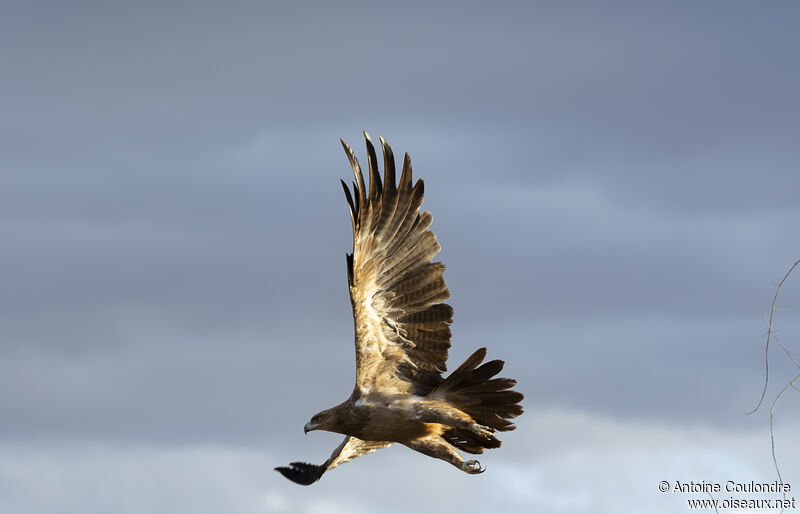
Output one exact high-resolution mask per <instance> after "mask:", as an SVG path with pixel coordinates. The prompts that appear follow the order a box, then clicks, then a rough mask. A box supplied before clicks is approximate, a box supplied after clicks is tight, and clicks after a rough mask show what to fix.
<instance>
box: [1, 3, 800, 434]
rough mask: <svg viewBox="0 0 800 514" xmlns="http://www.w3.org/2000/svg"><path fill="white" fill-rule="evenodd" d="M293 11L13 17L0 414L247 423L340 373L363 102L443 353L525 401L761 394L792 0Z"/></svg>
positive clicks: (80, 9) (334, 392)
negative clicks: (438, 318) (445, 324)
mask: <svg viewBox="0 0 800 514" xmlns="http://www.w3.org/2000/svg"><path fill="white" fill-rule="evenodd" d="M307 7H308V6H298V7H280V8H279V7H276V6H275V4H269V3H260V4H254V5H250V6H244V5H243V4H239V5H237V6H233V7H230V8H229V7H226V8H225V9H224V10H222V9H220V8H216V7H214V6H210V5H205V6H203V5H199V4H192V5H191V6H190V5H185V6H180V5H178V4H171V5H167V6H164V5H159V6H155V5H153V6H149V7H147V6H145V7H136V8H133V7H129V8H124V9H123V8H120V7H114V8H112V7H110V6H97V5H92V6H90V5H77V4H74V3H73V4H72V5H71V6H69V7H67V6H66V5H63V4H59V3H54V4H52V5H45V4H38V5H35V6H32V5H24V6H23V5H19V6H16V7H13V8H11V9H10V12H9V14H8V16H3V17H2V21H0V24H2V25H3V29H4V30H3V31H2V33H3V36H0V37H2V39H3V41H2V42H3V46H4V48H11V49H13V51H11V52H5V53H4V54H3V56H2V57H0V59H2V65H3V68H4V69H6V70H7V71H8V72H9V73H6V74H5V76H6V77H7V79H5V80H4V88H6V90H7V93H6V94H4V95H2V96H0V107H2V111H3V112H4V113H5V115H4V117H5V119H6V120H7V121H6V123H4V124H3V125H2V127H0V135H2V137H0V150H1V151H0V155H2V157H0V159H1V160H0V167H2V174H3V187H2V191H0V223H1V224H0V236H1V237H2V239H3V241H4V249H3V251H2V253H0V266H1V267H2V270H3V288H2V290H0V305H2V312H1V313H0V321H2V329H1V330H2V340H1V341H0V348H2V352H3V353H4V358H3V361H2V368H0V369H2V373H1V374H0V376H2V380H3V382H4V385H5V387H3V388H2V390H4V391H14V393H13V394H4V395H2V396H0V409H2V413H3V416H2V417H3V418H4V419H11V420H13V421H11V422H7V423H4V424H3V426H2V428H0V430H2V431H3V434H4V435H5V436H6V437H9V438H11V439H13V438H16V437H24V436H26V435H30V434H35V435H39V436H60V437H86V438H102V437H110V438H116V437H122V438H132V439H145V440H167V441H169V440H191V439H193V438H196V439H218V440H222V441H226V442H235V441H252V440H254V439H257V438H258V437H260V434H270V433H285V432H286V431H289V430H295V429H297V427H299V426H300V424H301V423H302V422H303V421H305V418H306V417H307V416H308V415H309V414H310V413H312V411H315V409H317V408H322V407H325V406H327V405H329V404H330V403H332V402H334V401H337V400H338V399H340V397H342V396H344V395H346V394H347V392H348V391H349V388H350V387H351V384H352V376H353V370H352V365H353V357H352V354H351V352H352V343H351V337H352V332H351V330H352V328H351V320H350V318H349V316H350V314H349V306H348V305H347V296H346V289H345V277H344V259H343V254H344V252H345V251H347V250H348V249H349V247H350V241H349V237H350V234H349V220H348V218H347V215H346V210H345V207H344V201H343V198H342V196H341V191H340V190H339V189H338V188H339V186H338V184H337V179H338V178H339V177H344V178H345V179H348V180H349V175H348V174H349V171H348V166H347V163H346V160H345V158H344V155H343V154H342V152H341V149H340V148H338V143H337V141H336V139H337V138H338V137H345V138H346V139H347V140H348V141H349V142H350V143H351V144H352V145H353V146H354V147H356V148H357V151H358V154H359V155H363V150H362V148H363V145H362V142H361V141H360V139H359V138H360V135H359V130H360V129H362V128H367V129H368V130H369V131H370V132H371V133H372V135H373V136H374V137H377V136H379V135H383V136H385V137H387V139H389V141H390V142H391V143H392V144H393V146H394V149H395V153H396V154H397V155H398V156H400V155H401V154H402V152H404V151H406V150H407V151H409V152H410V153H411V154H412V157H413V159H414V163H415V173H416V174H417V176H423V177H424V178H425V180H426V192H427V194H428V197H427V198H426V203H425V207H426V208H428V209H430V210H432V211H433V213H434V216H435V219H436V221H435V222H434V229H435V230H436V232H437V234H438V235H439V238H440V241H441V242H442V245H443V248H444V250H443V253H442V259H443V260H444V262H446V263H447V264H448V272H447V274H446V278H447V280H448V284H449V285H450V288H451V290H452V291H453V294H454V297H453V300H452V303H453V305H454V306H455V308H456V323H455V325H454V334H455V339H454V348H453V352H452V355H453V359H454V360H458V359H462V358H463V357H464V356H465V355H466V354H467V353H468V352H469V350H470V349H472V348H474V347H476V346H479V345H488V346H489V347H490V349H491V352H492V356H493V357H499V358H504V359H506V360H508V361H509V365H508V366H509V374H510V375H513V376H519V377H520V379H521V384H527V385H526V393H527V394H528V397H529V399H530V400H529V408H533V409H535V407H536V406H537V405H550V404H558V405H561V406H565V407H575V408H585V409H590V410H595V411H600V412H606V413H612V414H613V415H619V416H629V417H646V418H656V419H660V420H669V421H670V422H675V423H681V422H684V421H687V420H691V421H693V422H697V423H715V421H714V420H713V419H711V417H710V416H709V415H708V411H707V410H706V409H708V408H709V403H713V404H714V405H713V407H712V408H713V409H717V410H716V411H713V412H716V413H728V412H730V411H731V410H735V411H736V412H737V413H739V412H741V411H742V410H744V409H745V408H746V407H747V406H749V405H747V406H743V405H740V404H741V402H745V401H747V402H749V401H750V400H751V399H752V394H751V391H750V390H749V387H755V388H758V387H759V380H760V376H759V374H758V373H759V372H760V368H759V365H760V360H759V359H760V358H761V356H760V355H759V353H758V344H759V342H760V337H761V335H762V333H763V331H764V328H765V327H764V325H763V322H762V321H761V318H760V313H761V310H762V309H763V308H765V307H767V305H768V303H767V302H768V300H769V296H770V294H771V288H772V287H773V284H772V281H773V280H775V279H777V278H779V277H780V274H781V273H782V272H783V270H784V269H785V268H786V266H787V265H788V263H790V262H792V261H793V260H794V259H795V258H797V253H798V250H799V249H798V245H797V243H796V236H795V235H794V234H795V230H794V227H796V225H797V222H798V217H800V211H798V208H797V206H796V205H797V203H796V201H795V200H796V191H797V190H798V186H800V184H798V181H800V179H798V177H800V175H798V174H797V168H798V164H800V158H799V157H798V153H797V151H796V149H795V144H796V140H797V135H798V133H799V132H800V121H799V119H800V117H798V111H797V109H798V107H797V102H796V101H794V100H795V96H796V93H795V92H796V91H797V90H799V89H800V87H798V86H800V84H798V82H800V77H798V74H797V70H796V67H794V66H792V65H791V63H792V57H793V54H794V53H796V52H795V51H794V50H793V49H794V48H797V35H796V31H795V30H794V29H795V27H794V26H793V24H792V23H791V20H792V19H793V16H792V14H793V13H792V11H793V10H794V9H796V7H795V6H794V5H790V4H785V5H781V6H780V8H778V7H775V10H774V11H773V10H769V9H762V8H759V7H756V6H749V5H748V4H745V3H727V2H726V3H724V4H721V3H720V4H713V3H711V4H703V5H698V4H696V3H673V4H670V5H664V6H660V7H658V8H652V7H651V8H647V9H645V8H643V7H642V6H632V5H628V6H625V7H626V8H625V9H623V10H614V9H611V8H609V7H600V6H597V5H594V4H587V5H585V6H583V8H582V9H580V10H576V11H571V10H570V8H568V7H566V6H565V5H564V4H553V5H545V4H541V3H540V4H532V5H524V6H523V5H520V6H510V5H509V6H506V7H496V6H489V5H488V4H487V5H478V4H465V5H459V6H457V7H454V6H423V5H417V6H413V5H409V4H403V5H402V6H400V5H397V6H392V7H387V6H378V5H377V4H364V5H358V6H355V5H353V6H339V7H337V8H336V9H334V8H332V7H328V6H325V5H316V6H314V8H315V12H314V14H313V16H312V15H310V14H309V12H308V9H307ZM355 7H357V8H355ZM362 160H363V158H362ZM665 348H669V351H665ZM731 348H732V349H731ZM745 348H752V351H748V350H746V349H745ZM720 355H723V356H724V357H722V358H720ZM320 363H326V364H327V365H326V366H321V365H320ZM656 363H657V364H656ZM451 367H452V366H451ZM684 376H691V377H693V379H692V380H683V379H681V377H684ZM575 377H582V380H586V381H589V382H591V383H592V384H593V386H592V387H587V385H586V382H583V381H581V380H576V378H575ZM742 377H746V378H742ZM675 381H678V382H679V384H680V385H679V386H676V387H677V388H678V389H677V391H676V394H675V395H674V396H670V397H666V398H664V399H663V401H662V402H660V403H649V404H646V403H645V402H643V401H642V398H646V397H648V395H650V396H649V397H652V396H653V395H654V394H655V392H656V391H660V390H663V389H664V388H665V387H669V386H670V385H674V384H675ZM631 384H636V386H635V387H633V386H632V385H631ZM720 384H729V386H726V387H724V388H722V387H721V386H720ZM742 384H744V385H742ZM323 385H324V387H323ZM276 387H278V388H279V389H280V390H279V391H277V390H276ZM320 388H322V389H324V392H323V393H320V392H319V391H320ZM692 391H694V392H695V394H690V392H692ZM753 394H754V393H753ZM723 395H724V397H725V401H722V402H719V401H717V402H714V399H715V398H719V397H720V396H723ZM323 396H324V397H323ZM254 406H260V408H254ZM268 407H270V408H278V409H281V410H284V409H288V410H287V411H286V416H285V419H282V420H281V421H280V422H279V423H280V425H278V424H276V423H275V422H274V421H273V420H271V419H269V414H268V413H269V408H268ZM301 407H302V408H301ZM209 412H218V413H221V414H220V415H219V416H215V417H213V418H210V417H209ZM724 424H726V425H728V424H729V423H728V421H727V418H726V421H725V422H724Z"/></svg>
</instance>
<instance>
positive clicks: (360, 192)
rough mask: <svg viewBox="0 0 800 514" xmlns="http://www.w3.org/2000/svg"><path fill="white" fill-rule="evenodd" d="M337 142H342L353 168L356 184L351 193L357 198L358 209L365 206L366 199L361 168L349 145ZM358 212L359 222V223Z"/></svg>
mask: <svg viewBox="0 0 800 514" xmlns="http://www.w3.org/2000/svg"><path fill="white" fill-rule="evenodd" d="M339 141H341V142H342V147H343V148H344V151H345V153H346V154H347V158H348V159H349V160H350V166H351V167H352V168H353V175H355V177H356V183H357V184H358V186H357V187H355V188H354V191H353V193H354V194H355V196H356V197H357V198H358V200H359V201H358V205H359V207H361V206H364V205H366V203H367V197H366V187H365V186H364V174H363V173H362V172H361V166H360V165H359V164H358V159H357V158H356V154H355V153H354V152H353V149H352V148H350V145H348V144H347V143H345V142H344V139H340V140H339ZM363 210H364V209H359V211H363ZM360 217H361V216H360V212H359V221H360Z"/></svg>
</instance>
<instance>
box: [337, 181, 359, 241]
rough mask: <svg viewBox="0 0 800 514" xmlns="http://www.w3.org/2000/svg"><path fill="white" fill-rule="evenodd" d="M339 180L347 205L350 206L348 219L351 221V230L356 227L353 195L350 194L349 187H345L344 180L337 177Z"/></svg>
mask: <svg viewBox="0 0 800 514" xmlns="http://www.w3.org/2000/svg"><path fill="white" fill-rule="evenodd" d="M339 182H341V183H342V189H344V196H345V198H346V199H347V206H348V207H349V208H350V221H352V222H353V230H354V231H355V229H356V206H355V205H353V197H352V195H350V188H348V187H347V184H346V183H345V181H344V180H342V179H339Z"/></svg>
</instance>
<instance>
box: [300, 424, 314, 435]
mask: <svg viewBox="0 0 800 514" xmlns="http://www.w3.org/2000/svg"><path fill="white" fill-rule="evenodd" d="M312 430H314V429H313V428H312V427H311V423H306V426H304V427H303V433H305V434H308V433H309V432H310V431H312Z"/></svg>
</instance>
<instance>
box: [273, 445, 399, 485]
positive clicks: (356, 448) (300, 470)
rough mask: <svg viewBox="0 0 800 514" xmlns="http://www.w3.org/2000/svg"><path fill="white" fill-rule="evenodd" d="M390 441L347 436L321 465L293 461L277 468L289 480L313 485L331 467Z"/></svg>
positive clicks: (377, 448) (372, 450)
mask: <svg viewBox="0 0 800 514" xmlns="http://www.w3.org/2000/svg"><path fill="white" fill-rule="evenodd" d="M390 444H392V443H390V442H383V441H362V440H361V439H358V438H356V437H352V436H347V437H345V438H344V441H342V444H340V445H339V446H338V447H336V449H335V450H333V453H331V456H330V457H329V458H328V460H326V461H325V462H324V463H322V464H321V465H316V464H309V463H308V462H292V463H291V464H289V466H281V467H278V468H275V471H279V472H280V473H281V474H282V475H283V476H285V477H286V478H288V479H289V480H291V481H293V482H296V483H298V484H301V485H311V484H313V483H314V482H316V481H317V480H319V479H320V478H321V477H322V475H323V474H324V473H325V472H326V471H328V470H329V469H333V468H335V467H336V466H338V465H339V464H344V463H345V462H350V461H351V460H353V459H355V458H356V457H361V456H362V455H367V454H368V453H373V452H375V451H377V450H379V449H381V448H385V447H387V446H389V445H390Z"/></svg>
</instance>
